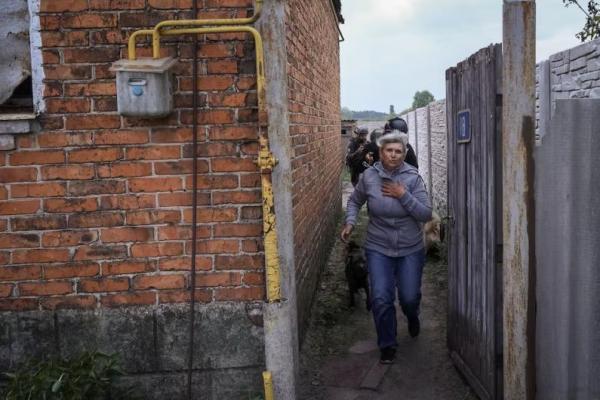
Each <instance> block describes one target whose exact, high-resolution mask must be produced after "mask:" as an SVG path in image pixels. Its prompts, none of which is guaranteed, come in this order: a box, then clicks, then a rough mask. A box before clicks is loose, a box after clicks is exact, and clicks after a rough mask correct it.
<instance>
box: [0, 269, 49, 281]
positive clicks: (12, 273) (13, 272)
mask: <svg viewBox="0 0 600 400" xmlns="http://www.w3.org/2000/svg"><path fill="white" fill-rule="evenodd" d="M41 276H42V268H41V267H40V266H34V265H29V266H23V267H0V281H29V280H35V279H40V277H41Z"/></svg>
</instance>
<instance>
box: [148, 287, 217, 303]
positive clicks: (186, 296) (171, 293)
mask: <svg viewBox="0 0 600 400" xmlns="http://www.w3.org/2000/svg"><path fill="white" fill-rule="evenodd" d="M195 292H196V293H195V295H194V299H195V300H196V301H197V302H200V303H210V302H211V301H212V290H205V289H196V290H195ZM190 301H191V294H190V290H189V289H188V290H161V291H160V292H158V302H159V303H161V304H169V303H189V302H190Z"/></svg>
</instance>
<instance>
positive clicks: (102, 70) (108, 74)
mask: <svg viewBox="0 0 600 400" xmlns="http://www.w3.org/2000/svg"><path fill="white" fill-rule="evenodd" d="M100 1H104V0H100ZM111 68H112V63H109V64H95V65H94V74H95V76H96V79H115V76H116V73H115V72H114V71H111V70H110V69H111Z"/></svg>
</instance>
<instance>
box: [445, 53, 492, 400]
mask: <svg viewBox="0 0 600 400" xmlns="http://www.w3.org/2000/svg"><path fill="white" fill-rule="evenodd" d="M501 76H502V49H501V46H500V45H492V46H490V47H488V48H484V49H482V50H480V51H479V52H477V53H476V54H474V55H472V56H471V57H469V58H468V59H467V60H465V61H463V62H461V63H460V64H458V65H457V66H456V67H455V68H450V69H449V70H447V71H446V104H447V105H446V107H447V120H448V121H447V122H448V210H449V254H448V256H449V260H448V275H449V276H448V295H449V302H448V348H449V349H450V352H451V355H452V359H453V361H454V363H455V365H456V366H457V367H458V368H459V370H460V371H461V372H462V373H463V374H464V376H465V377H466V378H467V380H468V381H469V383H470V385H471V387H472V388H473V389H474V390H475V391H476V392H477V394H478V395H479V397H480V398H481V399H502V246H501V243H502V201H501V195H502V186H501V184H502V179H501V174H502V168H501V157H502V154H501V153H502V151H501V137H500V136H501V121H502V95H501V90H502V79H501Z"/></svg>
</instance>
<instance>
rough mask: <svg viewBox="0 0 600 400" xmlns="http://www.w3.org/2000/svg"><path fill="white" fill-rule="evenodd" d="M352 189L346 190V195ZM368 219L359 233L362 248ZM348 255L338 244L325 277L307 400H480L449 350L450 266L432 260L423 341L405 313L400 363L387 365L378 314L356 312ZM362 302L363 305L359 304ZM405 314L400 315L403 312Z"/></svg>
mask: <svg viewBox="0 0 600 400" xmlns="http://www.w3.org/2000/svg"><path fill="white" fill-rule="evenodd" d="M351 190H352V187H351V186H349V187H348V186H346V187H345V193H346V196H344V197H345V198H346V197H347V194H348V193H349V192H351ZM365 228H366V215H362V217H361V220H360V224H359V225H358V226H357V229H356V230H355V235H356V236H355V237H354V239H355V240H359V241H360V242H361V243H362V238H363V236H364V233H365ZM343 248H344V245H343V243H341V241H339V240H337V242H336V244H335V245H334V248H333V250H332V253H331V256H330V259H329V263H328V265H327V268H326V270H325V271H323V275H322V279H321V283H320V286H319V290H318V293H317V297H316V300H315V304H314V307H313V313H312V318H311V321H310V327H309V329H308V331H307V334H306V338H305V340H304V343H303V347H302V350H301V353H302V355H301V396H300V399H302V400H319V399H324V400H325V399H326V400H392V399H394V400H399V399H402V400H404V399H406V400H475V399H477V396H476V395H475V394H474V393H472V391H471V390H470V388H469V387H468V386H467V385H466V384H465V382H464V381H463V379H462V378H461V376H460V375H459V373H458V372H457V371H456V369H455V368H454V366H453V365H452V362H451V361H450V358H449V356H448V351H447V349H446V295H447V287H446V282H447V280H446V277H447V272H446V265H445V264H444V263H445V261H444V260H437V261H435V260H429V261H428V263H427V265H426V267H425V272H424V276H423V301H422V308H421V316H422V318H421V319H422V323H421V334H420V335H419V337H417V338H414V339H413V338H411V337H410V336H409V335H408V331H407V327H406V320H405V318H404V316H403V315H402V313H401V312H400V311H398V341H399V347H398V350H397V359H396V362H395V363H394V364H393V365H391V366H383V365H380V364H379V350H378V349H377V345H376V333H375V329H374V327H373V321H372V316H371V314H370V313H369V312H368V311H367V310H366V309H365V307H364V302H362V301H357V307H356V308H350V307H349V306H348V295H347V291H346V290H347V289H346V283H345V278H344V265H343ZM357 300H358V299H357ZM398 310H399V309H398Z"/></svg>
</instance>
